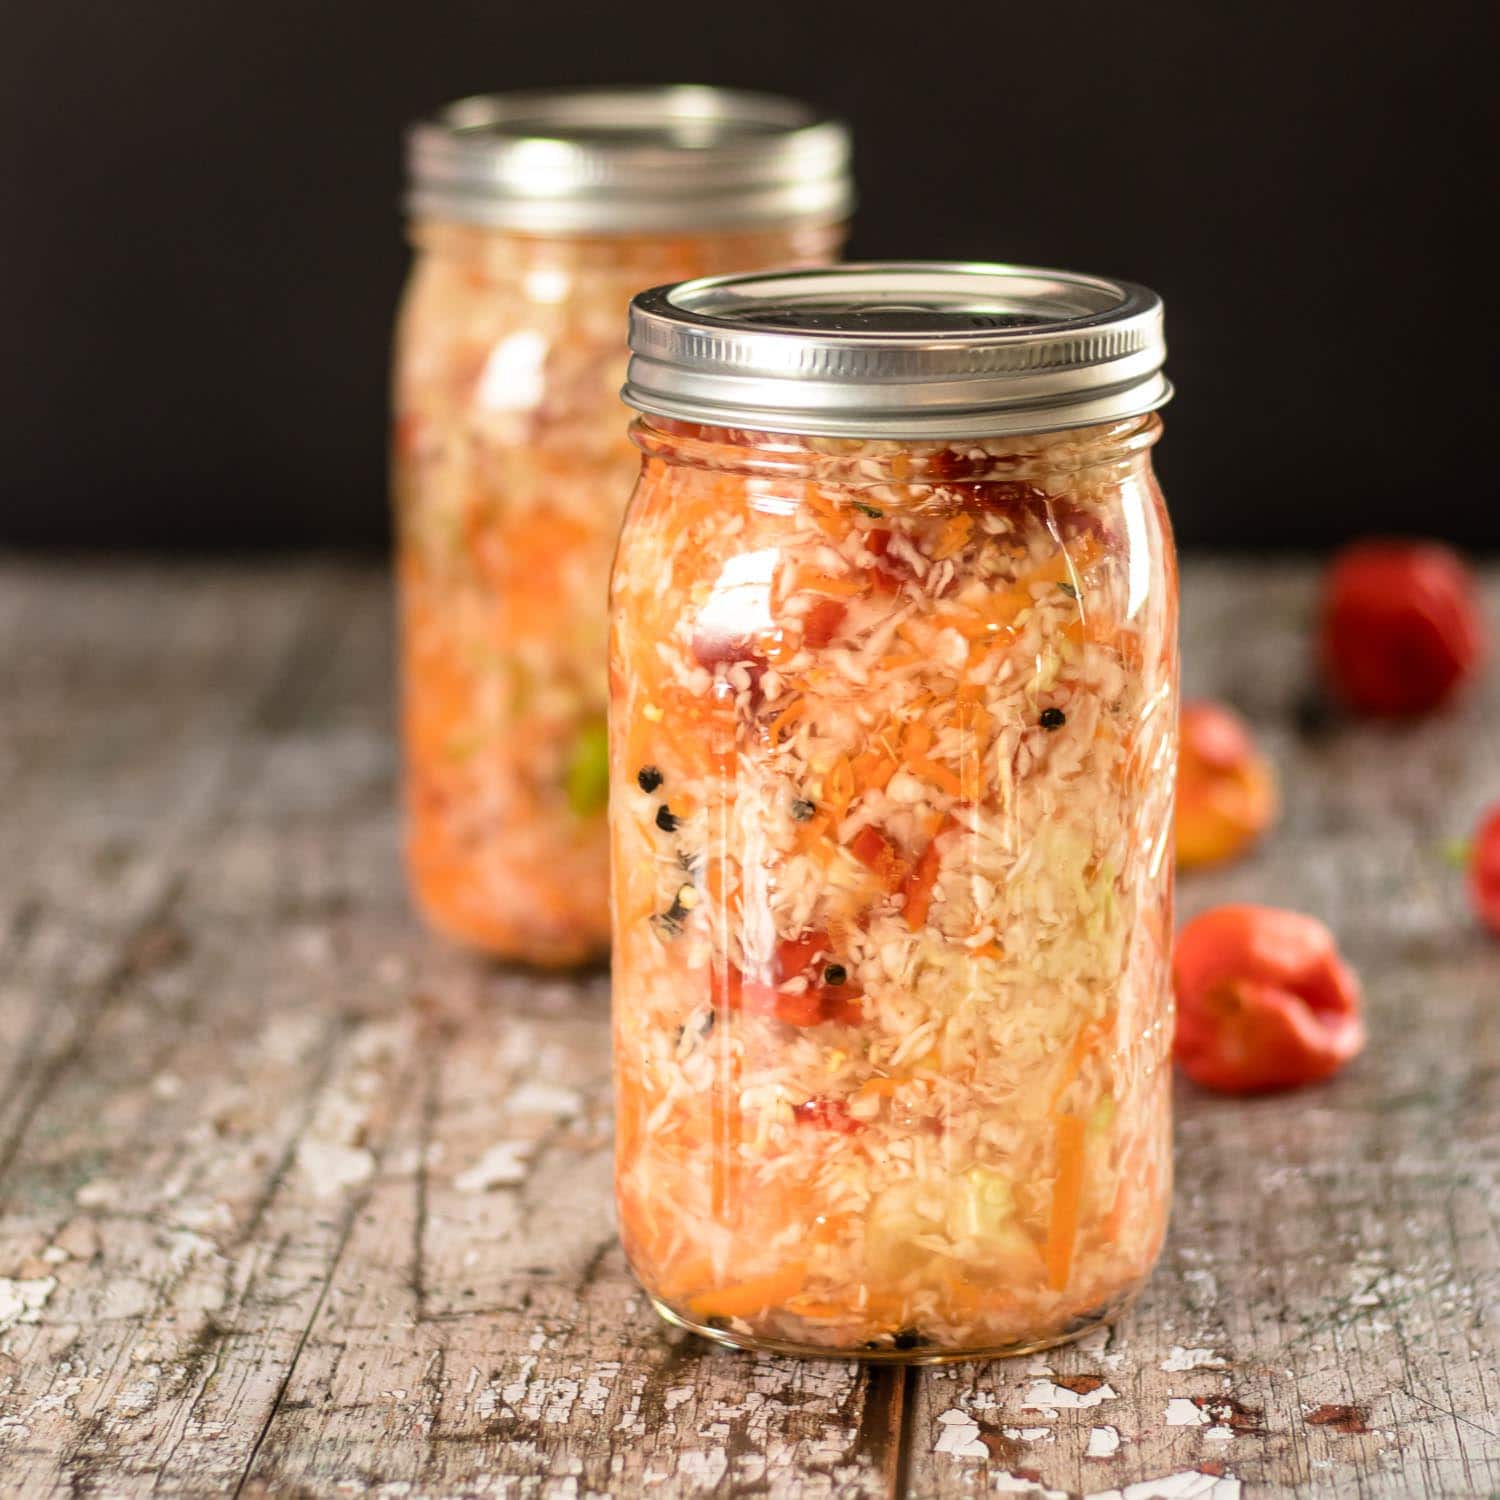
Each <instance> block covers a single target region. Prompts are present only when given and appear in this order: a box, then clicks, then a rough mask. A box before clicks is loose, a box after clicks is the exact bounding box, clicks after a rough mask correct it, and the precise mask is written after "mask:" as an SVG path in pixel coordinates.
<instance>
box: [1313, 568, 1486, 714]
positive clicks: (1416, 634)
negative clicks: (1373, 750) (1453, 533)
mask: <svg viewBox="0 0 1500 1500" xmlns="http://www.w3.org/2000/svg"><path fill="white" fill-rule="evenodd" d="M1484 651H1485V638H1484V625H1483V621H1482V619H1481V616H1480V613H1479V605H1478V595H1477V591H1476V589H1475V587H1474V581H1473V579H1472V577H1471V576H1470V574H1469V571H1468V569H1467V568H1466V567H1465V566H1464V564H1463V562H1462V560H1461V559H1460V558H1459V557H1458V555H1457V554H1456V553H1454V552H1452V551H1450V550H1449V549H1448V548H1447V547H1442V546H1439V545H1438V544H1437V543H1435V542H1397V541H1369V542H1359V543H1357V544H1356V545H1354V546H1352V547H1348V548H1346V549H1345V550H1344V551H1343V552H1341V553H1340V554H1339V555H1338V557H1336V558H1335V559H1334V561H1333V565H1332V567H1330V568H1329V570H1328V576H1327V578H1326V579H1325V580H1324V586H1323V620H1322V653H1323V670H1324V673H1325V675H1326V676H1327V678H1328V682H1329V685H1330V687H1332V689H1333V691H1334V693H1335V694H1336V695H1337V696H1338V697H1339V698H1340V699H1342V700H1343V702H1344V703H1346V704H1347V705H1348V706H1349V707H1350V708H1351V709H1353V710H1354V711H1355V712H1356V713H1362V714H1369V715H1372V716H1374V717H1377V718H1389V719H1401V718H1415V717H1417V716H1419V715H1421V714H1425V713H1431V712H1432V711H1433V710H1434V709H1437V708H1441V707H1442V706H1443V705H1444V704H1445V703H1447V702H1448V700H1449V699H1451V698H1452V697H1453V696H1454V695H1455V694H1456V693H1457V692H1458V690H1459V689H1460V688H1461V687H1462V686H1463V685H1464V684H1465V683H1466V682H1467V681H1468V680H1469V679H1470V678H1471V677H1473V676H1474V674H1475V671H1476V670H1477V668H1478V666H1479V664H1480V662H1481V660H1482V659H1483V656H1484Z"/></svg>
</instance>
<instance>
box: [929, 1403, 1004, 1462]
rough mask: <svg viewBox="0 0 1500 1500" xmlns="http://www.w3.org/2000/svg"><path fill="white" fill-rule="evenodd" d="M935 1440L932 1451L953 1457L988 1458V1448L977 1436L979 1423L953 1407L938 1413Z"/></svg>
mask: <svg viewBox="0 0 1500 1500" xmlns="http://www.w3.org/2000/svg"><path fill="white" fill-rule="evenodd" d="M938 1425H939V1427H940V1428H941V1429H942V1430H941V1431H940V1432H939V1433H938V1439H937V1442H936V1443H935V1444H934V1445H933V1450H932V1451H933V1452H934V1453H951V1454H952V1455H953V1457H954V1458H988V1457H989V1456H990V1450H989V1449H988V1448H987V1447H986V1446H985V1444H984V1440H983V1439H982V1438H981V1437H980V1436H979V1423H978V1422H976V1421H975V1420H974V1418H973V1417H971V1416H969V1415H968V1413H967V1412H961V1411H959V1410H957V1409H956V1408H954V1407H950V1408H949V1409H948V1410H947V1411H945V1412H941V1413H939V1415H938Z"/></svg>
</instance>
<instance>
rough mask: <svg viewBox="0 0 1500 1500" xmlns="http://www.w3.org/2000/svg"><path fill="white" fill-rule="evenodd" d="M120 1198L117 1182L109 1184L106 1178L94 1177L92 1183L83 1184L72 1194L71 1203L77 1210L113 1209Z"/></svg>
mask: <svg viewBox="0 0 1500 1500" xmlns="http://www.w3.org/2000/svg"><path fill="white" fill-rule="evenodd" d="M120 1197H121V1192H120V1184H119V1183H118V1182H111V1181H110V1180H109V1178H107V1177H96V1178H95V1179H94V1181H93V1182H86V1183H84V1185H83V1186H82V1187H81V1188H79V1189H78V1191H77V1192H76V1193H74V1194H73V1201H74V1202H75V1203H76V1204H77V1205H78V1206H79V1208H113V1207H114V1205H115V1204H116V1203H118V1202H119V1201H120Z"/></svg>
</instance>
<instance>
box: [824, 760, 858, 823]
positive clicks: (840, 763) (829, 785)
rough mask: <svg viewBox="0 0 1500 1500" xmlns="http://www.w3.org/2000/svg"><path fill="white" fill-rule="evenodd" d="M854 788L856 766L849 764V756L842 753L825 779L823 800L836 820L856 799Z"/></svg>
mask: <svg viewBox="0 0 1500 1500" xmlns="http://www.w3.org/2000/svg"><path fill="white" fill-rule="evenodd" d="M854 790H855V786H854V768H853V767H852V766H851V765H850V764H849V757H848V756H847V755H841V756H839V758H838V759H837V760H836V761H834V763H833V765H832V767H831V768H830V769H829V772H828V775H827V776H826V777H825V778H824V780H823V800H824V802H826V803H827V805H828V811H829V814H830V815H831V816H832V817H833V818H834V819H835V820H837V819H839V818H842V817H843V816H844V814H845V813H847V812H848V811H849V804H850V802H852V801H853V800H854Z"/></svg>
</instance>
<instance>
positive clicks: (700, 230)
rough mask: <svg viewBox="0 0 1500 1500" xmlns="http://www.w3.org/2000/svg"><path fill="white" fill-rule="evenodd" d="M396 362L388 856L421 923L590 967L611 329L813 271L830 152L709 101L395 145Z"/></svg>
mask: <svg viewBox="0 0 1500 1500" xmlns="http://www.w3.org/2000/svg"><path fill="white" fill-rule="evenodd" d="M410 175H411V183H412V189H411V196H410V200H409V208H410V213H411V219H412V225H411V239H412V243H413V245H414V247H415V250H416V258H415V263H414V265H413V268H412V274H411V279H410V282H409V284H408V288H407V291H406V294H405V297H404V300H403V304H402V308H401V312H400V317H399V324H398V330H397V339H396V354H395V381H394V385H395V391H394V396H395V424H394V456H393V469H394V500H395V511H396V524H397V548H398V558H397V567H398V575H399V591H400V659H401V672H402V680H403V714H402V718H403V729H404V735H403V737H404V744H405V804H406V817H407V855H408V864H409V870H410V877H411V882H412V886H413V889H414V893H415V896H416V899H417V903H418V905H419V907H420V908H421V910H422V911H423V913H424V914H425V915H426V917H427V918H428V920H429V921H430V922H431V923H432V925H433V926H435V927H437V928H438V929H440V930H441V931H443V932H445V933H447V934H449V935H450V936H453V937H456V938H458V939H460V940H462V941H466V942H468V943H471V944H474V945H477V946H479V947H481V948H484V949H487V950H489V951H490V952H492V953H494V954H496V955H498V956H501V957H504V958H509V959H514V960H520V961H526V962H531V963H537V964H548V965H560V964H570V963H575V962H581V961H586V960H589V959H592V958H597V957H601V956H602V955H603V954H604V953H605V952H606V951H607V949H608V941H609V928H608V909H609V908H608V835H607V830H606V824H605V817H604V801H605V793H606V787H607V764H606V744H605V708H606V699H607V685H606V676H605V652H606V602H605V601H606V593H607V586H608V577H609V561H610V557H611V555H612V554H613V551H614V544H615V539H616V537H617V535H618V531H619V524H620V518H621V516H622V514H623V512H624V508H625V501H626V499H627V497H628V496H629V493H630V487H631V485H632V483H633V482H634V478H635V471H636V468H637V455H636V454H635V451H634V449H633V448H632V447H631V446H630V443H629V440H628V437H627V435H626V432H625V422H624V420H623V416H622V412H621V408H620V401H619V387H620V382H621V379H622V377H623V374H624V367H625V360H626V349H625V339H624V329H625V309H626V307H627V305H628V303H629V300H630V298H631V296H632V295H633V294H634V293H635V292H637V291H639V290H640V289H641V288H642V287H645V286H651V285H653V284H655V283H658V282H662V281H674V280H680V279H682V278H684V277H689V276H701V275H704V274H708V273H716V272H724V271H731V270H751V269H755V268H758V267H762V266H771V265H785V264H797V263H801V264H820V263H823V262H826V261H828V260H831V259H832V258H833V257H834V255H835V254H836V252H837V250H838V247H839V244H840V240H841V236H842V231H841V225H842V223H843V220H844V218H845V217H846V215H847V212H848V208H849V197H850V187H849V177H848V141H847V136H846V134H845V132H844V130H843V128H842V127H841V126H840V125H838V124H836V123H833V122H830V121H826V120H819V119H818V118H817V117H816V116H815V115H814V114H813V113H812V112H811V111H809V110H808V109H806V108H805V107H803V106H801V105H798V104H794V103H792V102H790V101H787V100H782V99H775V98H771V97H768V96H762V95H753V94H738V93H727V92H724V91H721V90H717V89H701V88H671V89H633V90H612V91H585V92H581V93H580V92H575V93H566V94H517V95H507V96H501V97H491V98H476V99H468V100H464V101H462V102H460V103H458V104H455V105H453V106H452V107H450V108H449V109H448V110H447V111H445V112H444V113H443V114H442V115H441V116H439V117H438V118H437V119H434V120H431V121H427V122H424V123H422V124H420V125H418V126H416V127H415V128H414V130H413V131H412V133H411V136H410Z"/></svg>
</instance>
